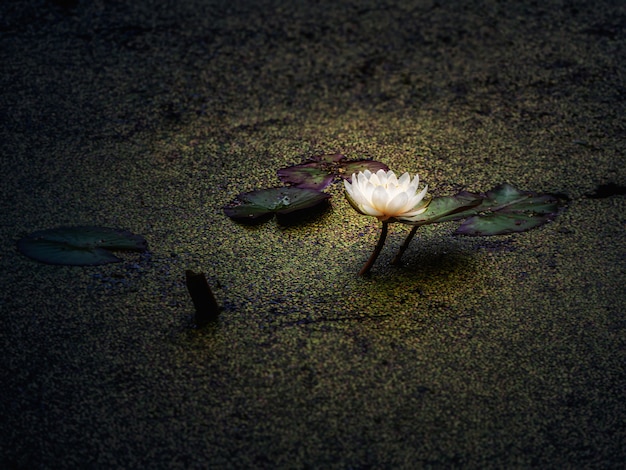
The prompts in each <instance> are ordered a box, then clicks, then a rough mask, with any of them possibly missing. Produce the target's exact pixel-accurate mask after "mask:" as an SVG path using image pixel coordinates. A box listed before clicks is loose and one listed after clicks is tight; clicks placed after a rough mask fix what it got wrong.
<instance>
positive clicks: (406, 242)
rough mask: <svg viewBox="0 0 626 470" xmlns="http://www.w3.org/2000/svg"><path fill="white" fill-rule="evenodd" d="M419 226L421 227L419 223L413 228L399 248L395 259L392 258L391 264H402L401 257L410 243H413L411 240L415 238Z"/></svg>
mask: <svg viewBox="0 0 626 470" xmlns="http://www.w3.org/2000/svg"><path fill="white" fill-rule="evenodd" d="M418 228H419V225H416V226H414V227H413V228H412V229H411V231H410V232H409V234H408V235H407V237H406V238H405V239H404V243H403V244H402V246H401V247H400V249H399V250H398V253H397V254H396V256H394V258H393V260H391V264H400V258H402V255H403V254H404V252H405V251H406V249H407V248H408V247H409V243H411V240H413V237H414V236H415V233H416V232H417V229H418Z"/></svg>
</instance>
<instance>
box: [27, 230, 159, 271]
mask: <svg viewBox="0 0 626 470" xmlns="http://www.w3.org/2000/svg"><path fill="white" fill-rule="evenodd" d="M17 248H18V250H19V251H20V252H21V253H22V254H24V255H26V256H28V257H29V258H32V259H34V260H37V261H39V262H42V263H46V264H58V265H66V266H97V265H100V264H107V263H117V262H119V261H122V260H121V258H118V257H117V256H115V255H114V254H113V253H111V251H110V250H114V251H146V250H147V249H148V244H147V242H146V240H145V239H144V238H143V237H142V236H140V235H135V234H133V233H131V232H129V231H126V230H120V229H115V228H107V227H92V226H78V227H57V228H53V229H48V230H40V231H37V232H33V233H31V234H30V235H27V236H26V237H24V238H22V239H20V240H18V242H17Z"/></svg>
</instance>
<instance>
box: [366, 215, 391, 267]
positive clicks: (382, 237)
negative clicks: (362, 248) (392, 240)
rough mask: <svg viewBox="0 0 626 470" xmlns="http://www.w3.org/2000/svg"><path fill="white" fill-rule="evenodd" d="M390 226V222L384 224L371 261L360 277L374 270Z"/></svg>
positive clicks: (369, 260)
mask: <svg viewBox="0 0 626 470" xmlns="http://www.w3.org/2000/svg"><path fill="white" fill-rule="evenodd" d="M388 225H389V222H383V228H382V230H381V232H380V238H379V239H378V243H377V244H376V248H374V252H373V253H372V255H371V256H370V259H368V260H367V263H365V266H363V267H362V268H361V270H360V271H359V276H364V275H366V274H367V273H368V272H369V271H370V269H371V268H372V265H373V264H374V261H376V258H378V255H379V254H380V251H381V250H382V249H383V245H384V244H385V239H386V238H387V226H388Z"/></svg>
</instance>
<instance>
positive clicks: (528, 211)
mask: <svg viewBox="0 0 626 470" xmlns="http://www.w3.org/2000/svg"><path fill="white" fill-rule="evenodd" d="M560 205H561V201H559V199H558V198H557V197H556V196H553V195H551V194H537V193H534V192H531V191H521V190H519V189H516V188H514V187H513V186H511V185H510V184H507V183H505V184H502V185H500V186H498V187H496V188H494V189H492V190H490V191H487V192H486V193H485V194H484V195H483V201H482V203H481V204H480V205H479V206H477V207H476V208H474V209H470V210H469V211H463V212H460V213H458V214H456V217H457V218H467V220H465V221H464V222H463V223H462V224H461V226H460V227H459V228H458V229H457V231H456V233H458V234H462V235H473V236H481V235H504V234H507V233H515V232H525V231H527V230H530V229H532V228H535V227H539V226H540V225H543V224H545V223H546V222H548V221H550V220H552V219H553V218H554V217H556V215H557V213H558V211H559V207H560Z"/></svg>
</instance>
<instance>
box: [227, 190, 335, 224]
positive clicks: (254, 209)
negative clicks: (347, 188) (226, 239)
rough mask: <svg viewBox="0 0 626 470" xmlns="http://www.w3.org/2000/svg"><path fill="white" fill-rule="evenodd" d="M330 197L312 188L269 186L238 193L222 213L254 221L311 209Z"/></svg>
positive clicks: (233, 217)
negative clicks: (273, 215)
mask: <svg viewBox="0 0 626 470" xmlns="http://www.w3.org/2000/svg"><path fill="white" fill-rule="evenodd" d="M329 198H330V195H329V194H326V193H323V192H321V191H316V190H314V189H305V188H297V187H283V188H269V189H260V190H257V191H250V192H247V193H241V194H239V195H238V196H237V197H236V198H235V200H234V201H233V202H231V203H230V204H229V205H228V206H226V207H224V213H225V214H226V215H227V216H228V217H230V218H231V219H233V220H236V221H238V222H249V223H255V222H260V221H262V220H265V219H266V218H269V217H271V216H272V214H278V215H288V214H293V213H295V212H299V211H302V210H306V209H311V208H313V207H315V206H318V205H319V204H321V203H323V202H325V201H326V200H327V199H329Z"/></svg>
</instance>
